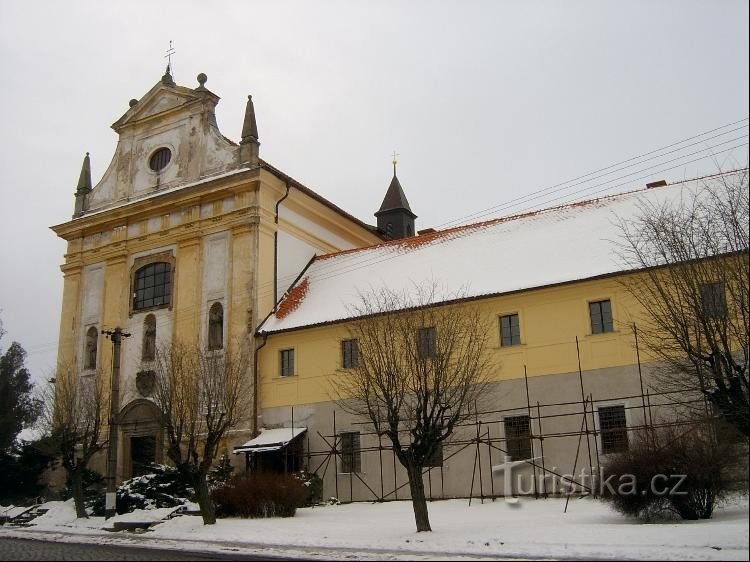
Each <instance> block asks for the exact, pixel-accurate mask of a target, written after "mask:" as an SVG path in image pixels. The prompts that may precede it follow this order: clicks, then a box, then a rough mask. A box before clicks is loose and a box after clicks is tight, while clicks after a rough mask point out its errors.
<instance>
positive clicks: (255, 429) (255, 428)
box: [253, 333, 268, 437]
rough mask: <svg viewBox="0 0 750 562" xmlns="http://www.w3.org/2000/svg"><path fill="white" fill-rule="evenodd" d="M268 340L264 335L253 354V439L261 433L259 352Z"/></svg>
mask: <svg viewBox="0 0 750 562" xmlns="http://www.w3.org/2000/svg"><path fill="white" fill-rule="evenodd" d="M255 336H256V337H258V336H259V334H257V333H256V334H255ZM266 340H268V335H267V334H263V343H261V344H260V345H256V346H255V353H254V354H253V437H257V436H258V434H259V433H260V432H259V431H258V390H259V386H258V381H259V380H260V377H259V376H258V352H259V351H260V350H261V349H262V348H263V346H264V345H266Z"/></svg>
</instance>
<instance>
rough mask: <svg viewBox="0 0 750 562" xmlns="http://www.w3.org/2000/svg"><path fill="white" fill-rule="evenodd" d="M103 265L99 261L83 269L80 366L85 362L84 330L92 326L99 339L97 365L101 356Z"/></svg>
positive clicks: (79, 345) (79, 346)
mask: <svg viewBox="0 0 750 562" xmlns="http://www.w3.org/2000/svg"><path fill="white" fill-rule="evenodd" d="M104 267H105V266H104V262H101V263H97V264H92V265H89V266H86V267H85V268H84V269H83V298H82V299H81V315H80V326H81V329H80V331H79V334H80V336H79V342H78V349H79V353H78V357H79V358H80V363H79V365H80V366H81V367H83V365H84V364H85V353H86V332H87V331H88V329H89V328H90V327H92V326H94V327H95V328H96V329H97V331H98V332H99V339H98V341H97V361H96V362H97V365H99V357H101V347H102V345H103V341H104V339H103V337H102V336H101V331H102V326H101V321H102V306H103V302H102V300H103V297H104ZM99 366H101V365H99Z"/></svg>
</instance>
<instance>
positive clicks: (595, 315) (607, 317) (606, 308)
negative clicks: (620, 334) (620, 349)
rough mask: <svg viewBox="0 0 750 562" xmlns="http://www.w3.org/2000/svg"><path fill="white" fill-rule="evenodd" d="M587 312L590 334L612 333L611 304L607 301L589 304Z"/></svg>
mask: <svg viewBox="0 0 750 562" xmlns="http://www.w3.org/2000/svg"><path fill="white" fill-rule="evenodd" d="M589 312H590V313H591V333H592V334H601V333H603V332H613V331H614V326H613V323H612V303H611V302H610V301H609V299H607V300H605V301H594V302H590V303H589Z"/></svg>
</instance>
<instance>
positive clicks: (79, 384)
mask: <svg viewBox="0 0 750 562" xmlns="http://www.w3.org/2000/svg"><path fill="white" fill-rule="evenodd" d="M42 404H43V406H42V415H41V417H40V421H41V424H42V430H43V432H44V433H45V434H46V435H47V436H49V439H45V440H44V442H45V443H47V444H48V445H49V446H50V448H51V449H52V450H50V451H49V452H50V453H52V454H56V455H59V456H60V462H61V464H62V467H63V468H64V469H65V473H66V476H67V478H68V481H69V482H70V483H71V486H72V490H73V501H74V502H75V508H76V517H79V518H88V514H87V513H86V506H85V504H84V475H85V473H86V471H87V469H88V466H89V462H90V461H91V459H92V458H93V457H94V455H96V454H97V453H99V452H100V451H102V450H103V449H104V448H105V447H106V446H107V439H106V433H105V432H104V430H103V428H104V427H105V426H106V423H107V415H108V413H109V393H108V392H107V389H106V388H105V385H104V381H103V377H102V375H101V373H100V372H98V371H97V372H96V373H95V374H91V375H79V374H78V372H77V370H75V369H74V368H70V367H67V366H58V368H57V371H56V373H55V378H54V379H51V380H50V383H49V385H48V387H47V388H45V389H44V390H43V391H42Z"/></svg>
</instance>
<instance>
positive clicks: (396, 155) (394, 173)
mask: <svg viewBox="0 0 750 562" xmlns="http://www.w3.org/2000/svg"><path fill="white" fill-rule="evenodd" d="M399 156H401V155H400V154H398V153H397V152H396V151H395V150H394V151H393V177H396V164H398V157H399Z"/></svg>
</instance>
